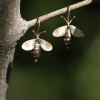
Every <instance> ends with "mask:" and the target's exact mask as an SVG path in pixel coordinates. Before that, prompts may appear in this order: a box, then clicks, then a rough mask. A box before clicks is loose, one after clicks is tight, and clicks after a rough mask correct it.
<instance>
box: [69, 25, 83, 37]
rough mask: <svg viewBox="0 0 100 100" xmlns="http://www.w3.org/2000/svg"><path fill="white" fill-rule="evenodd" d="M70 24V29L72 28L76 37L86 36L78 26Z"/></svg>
mask: <svg viewBox="0 0 100 100" xmlns="http://www.w3.org/2000/svg"><path fill="white" fill-rule="evenodd" d="M69 26H70V29H71V33H72V35H73V36H75V37H83V36H84V33H83V32H82V31H81V30H80V29H78V28H77V27H76V26H73V25H69Z"/></svg>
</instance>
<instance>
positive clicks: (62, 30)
mask: <svg viewBox="0 0 100 100" xmlns="http://www.w3.org/2000/svg"><path fill="white" fill-rule="evenodd" d="M69 17H70V10H69V6H68V9H67V20H66V19H65V18H64V17H63V16H61V18H63V19H64V20H65V22H66V23H67V25H65V26H62V27H59V28H57V29H55V30H54V31H53V36H54V37H61V36H64V42H65V45H66V48H67V49H69V46H70V45H71V43H72V40H73V36H75V37H83V36H84V33H83V32H82V31H81V30H80V29H78V28H77V27H76V26H73V25H70V23H71V22H72V20H73V19H74V18H75V16H74V17H73V18H72V19H71V20H70V18H69Z"/></svg>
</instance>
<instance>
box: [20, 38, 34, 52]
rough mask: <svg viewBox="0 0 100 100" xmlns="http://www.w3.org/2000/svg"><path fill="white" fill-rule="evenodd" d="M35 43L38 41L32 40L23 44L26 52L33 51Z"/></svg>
mask: <svg viewBox="0 0 100 100" xmlns="http://www.w3.org/2000/svg"><path fill="white" fill-rule="evenodd" d="M35 41H36V39H31V40H28V41H25V42H24V43H23V44H22V49H23V50H25V51H30V50H32V49H33V48H34V43H35Z"/></svg>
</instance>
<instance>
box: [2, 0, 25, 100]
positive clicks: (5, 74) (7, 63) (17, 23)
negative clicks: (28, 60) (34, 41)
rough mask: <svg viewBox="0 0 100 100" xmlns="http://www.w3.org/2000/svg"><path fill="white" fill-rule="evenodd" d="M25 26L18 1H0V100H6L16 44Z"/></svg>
mask: <svg viewBox="0 0 100 100" xmlns="http://www.w3.org/2000/svg"><path fill="white" fill-rule="evenodd" d="M25 25H27V24H26V21H24V20H23V19H22V18H21V15H20V0H0V100H6V92H7V89H8V82H9V74H10V70H11V65H12V62H13V58H14V52H15V46H16V44H17V43H16V42H17V40H19V39H20V37H21V36H23V34H24V33H25V31H26V29H27V28H26V26H25Z"/></svg>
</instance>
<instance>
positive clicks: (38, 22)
mask: <svg viewBox="0 0 100 100" xmlns="http://www.w3.org/2000/svg"><path fill="white" fill-rule="evenodd" d="M37 24H38V30H37V36H38V35H39V30H40V20H39V17H37Z"/></svg>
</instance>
